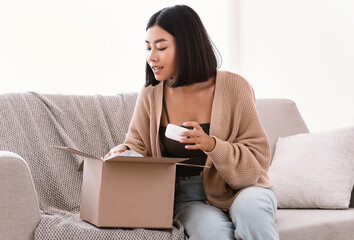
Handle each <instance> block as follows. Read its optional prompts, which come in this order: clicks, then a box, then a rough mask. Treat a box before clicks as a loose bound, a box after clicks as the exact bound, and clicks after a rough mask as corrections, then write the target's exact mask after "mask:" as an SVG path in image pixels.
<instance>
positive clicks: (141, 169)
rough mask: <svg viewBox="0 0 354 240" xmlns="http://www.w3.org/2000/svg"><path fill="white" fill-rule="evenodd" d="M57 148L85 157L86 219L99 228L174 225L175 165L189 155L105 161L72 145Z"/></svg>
mask: <svg viewBox="0 0 354 240" xmlns="http://www.w3.org/2000/svg"><path fill="white" fill-rule="evenodd" d="M54 148H57V149H60V150H63V151H66V152H70V153H73V154H76V155H79V156H82V157H84V161H83V163H82V164H81V166H80V168H79V170H83V182H82V190H81V191H82V193H81V206H80V217H81V218H82V219H83V220H85V221H88V222H90V223H92V224H94V225H96V226H97V227H120V228H161V229H164V228H172V222H173V203H174V191H175V175H176V164H177V163H179V162H182V161H185V160H187V159H188V158H165V157H162V158H157V157H128V156H116V157H113V158H110V159H107V160H103V159H101V158H99V157H94V156H91V155H89V154H86V153H83V152H80V151H78V150H75V149H72V148H69V147H57V146H55V147H54ZM82 167H83V169H82ZM199 167H200V166H199Z"/></svg>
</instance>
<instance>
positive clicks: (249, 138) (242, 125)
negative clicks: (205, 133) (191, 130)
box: [206, 84, 270, 190]
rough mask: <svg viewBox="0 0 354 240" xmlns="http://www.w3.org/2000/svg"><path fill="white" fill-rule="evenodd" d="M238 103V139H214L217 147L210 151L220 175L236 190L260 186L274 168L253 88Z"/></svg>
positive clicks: (233, 128)
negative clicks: (261, 181) (264, 176)
mask: <svg viewBox="0 0 354 240" xmlns="http://www.w3.org/2000/svg"><path fill="white" fill-rule="evenodd" d="M238 101H239V104H238V107H237V109H238V110H237V112H235V116H239V117H238V118H237V120H236V123H234V125H233V127H231V128H232V129H230V131H231V132H232V131H235V132H236V133H235V137H234V138H233V139H231V140H230V139H228V141H225V140H221V139H220V138H217V137H215V136H214V138H215V140H216V145H215V147H214V149H213V150H212V151H211V152H206V154H207V155H208V157H210V158H211V160H212V163H213V165H214V166H215V168H216V170H217V171H218V174H219V175H220V176H221V177H222V179H223V180H224V181H225V182H226V183H227V184H228V185H229V186H230V187H231V188H232V189H234V190H237V189H241V188H243V187H247V186H251V185H254V184H256V183H257V181H258V179H259V178H260V177H261V176H263V175H265V174H266V172H267V170H268V168H269V165H270V147H269V142H268V138H267V135H266V133H265V131H264V129H263V126H262V124H261V122H260V119H259V117H258V114H257V111H256V104H255V97H254V92H253V89H252V87H251V86H250V85H248V84H247V87H246V88H245V89H244V90H243V94H242V97H241V98H240V99H238ZM231 135H232V134H231Z"/></svg>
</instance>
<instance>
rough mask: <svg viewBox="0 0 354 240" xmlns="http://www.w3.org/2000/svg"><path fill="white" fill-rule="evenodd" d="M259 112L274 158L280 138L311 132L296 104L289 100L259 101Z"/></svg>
mask: <svg viewBox="0 0 354 240" xmlns="http://www.w3.org/2000/svg"><path fill="white" fill-rule="evenodd" d="M256 104H257V112H258V115H259V118H260V120H261V122H262V124H263V127H264V129H265V131H266V133H267V135H268V139H269V142H270V147H271V154H272V158H273V156H274V150H275V144H276V142H277V140H278V138H279V137H287V136H291V135H295V134H299V133H308V132H309V130H308V128H307V126H306V124H305V122H304V120H303V119H302V117H301V115H300V112H299V110H298V108H297V107H296V104H295V102H293V101H292V100H289V99H257V103H256Z"/></svg>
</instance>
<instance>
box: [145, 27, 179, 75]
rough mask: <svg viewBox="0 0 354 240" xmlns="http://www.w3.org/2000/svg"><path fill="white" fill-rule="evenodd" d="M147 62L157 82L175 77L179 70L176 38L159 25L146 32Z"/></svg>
mask: <svg viewBox="0 0 354 240" xmlns="http://www.w3.org/2000/svg"><path fill="white" fill-rule="evenodd" d="M145 42H146V51H147V54H146V61H147V63H148V64H149V65H150V67H151V69H152V71H153V73H154V75H155V78H156V80H158V81H164V80H167V79H170V78H172V77H174V76H175V74H176V68H177V46H176V39H175V37H174V36H172V35H171V34H169V33H168V32H167V31H165V30H164V29H163V28H161V27H160V26H158V25H154V26H152V27H150V28H149V29H148V30H147V31H146V40H145Z"/></svg>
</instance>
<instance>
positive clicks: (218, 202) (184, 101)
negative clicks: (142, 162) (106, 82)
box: [106, 5, 279, 240]
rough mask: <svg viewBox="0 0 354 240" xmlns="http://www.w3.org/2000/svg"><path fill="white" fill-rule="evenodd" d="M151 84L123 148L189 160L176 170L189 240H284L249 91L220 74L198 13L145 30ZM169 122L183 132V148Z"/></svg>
mask: <svg viewBox="0 0 354 240" xmlns="http://www.w3.org/2000/svg"><path fill="white" fill-rule="evenodd" d="M146 45H147V60H146V84H145V87H144V88H143V89H142V91H141V92H140V94H139V97H138V100H137V103H136V107H135V111H134V114H133V118H132V120H131V123H130V126H129V131H128V133H127V135H126V139H125V142H124V143H123V144H121V145H118V146H116V147H114V148H113V149H111V151H110V152H109V153H108V154H107V155H106V157H108V156H110V155H112V154H115V153H117V152H124V151H125V150H127V149H132V150H134V151H136V152H138V153H140V154H142V155H144V156H155V157H161V156H167V157H189V158H190V159H189V160H187V161H186V163H192V164H198V165H201V166H204V165H205V166H208V167H209V168H202V167H200V168H199V167H188V166H184V167H182V166H178V168H177V173H176V175H177V177H176V192H175V209H174V215H175V218H176V219H178V220H179V221H180V222H181V223H182V225H183V226H184V228H185V233H186V238H187V239H203V240H204V239H213V240H215V239H235V238H236V239H278V238H279V237H278V232H277V229H276V225H275V213H276V198H275V194H274V191H273V190H272V188H271V183H270V181H269V178H268V175H267V170H268V167H269V165H270V149H269V143H268V139H267V136H266V134H265V132H264V129H263V127H262V125H261V123H260V120H259V118H258V115H257V112H256V108H255V97H254V93H253V90H252V87H251V86H250V84H249V83H248V82H247V81H246V80H244V79H243V78H242V77H240V76H239V75H236V74H233V73H229V72H226V71H218V70H217V68H218V61H217V57H216V53H217V51H214V48H213V45H212V43H211V41H210V39H209V36H208V34H207V32H206V30H205V28H204V26H203V24H202V22H201V20H200V18H199V16H198V15H197V13H196V12H195V11H194V10H193V9H191V8H190V7H188V6H184V5H177V6H173V7H168V8H164V9H162V10H161V11H159V12H157V13H155V14H154V15H153V16H152V17H151V18H150V20H149V22H148V24H147V28H146ZM168 123H172V124H176V125H179V126H184V127H186V128H188V129H189V130H186V131H185V132H183V133H182V134H181V137H186V138H181V140H180V142H178V141H174V140H171V139H168V138H166V137H165V134H164V132H165V130H166V126H167V124H168Z"/></svg>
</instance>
